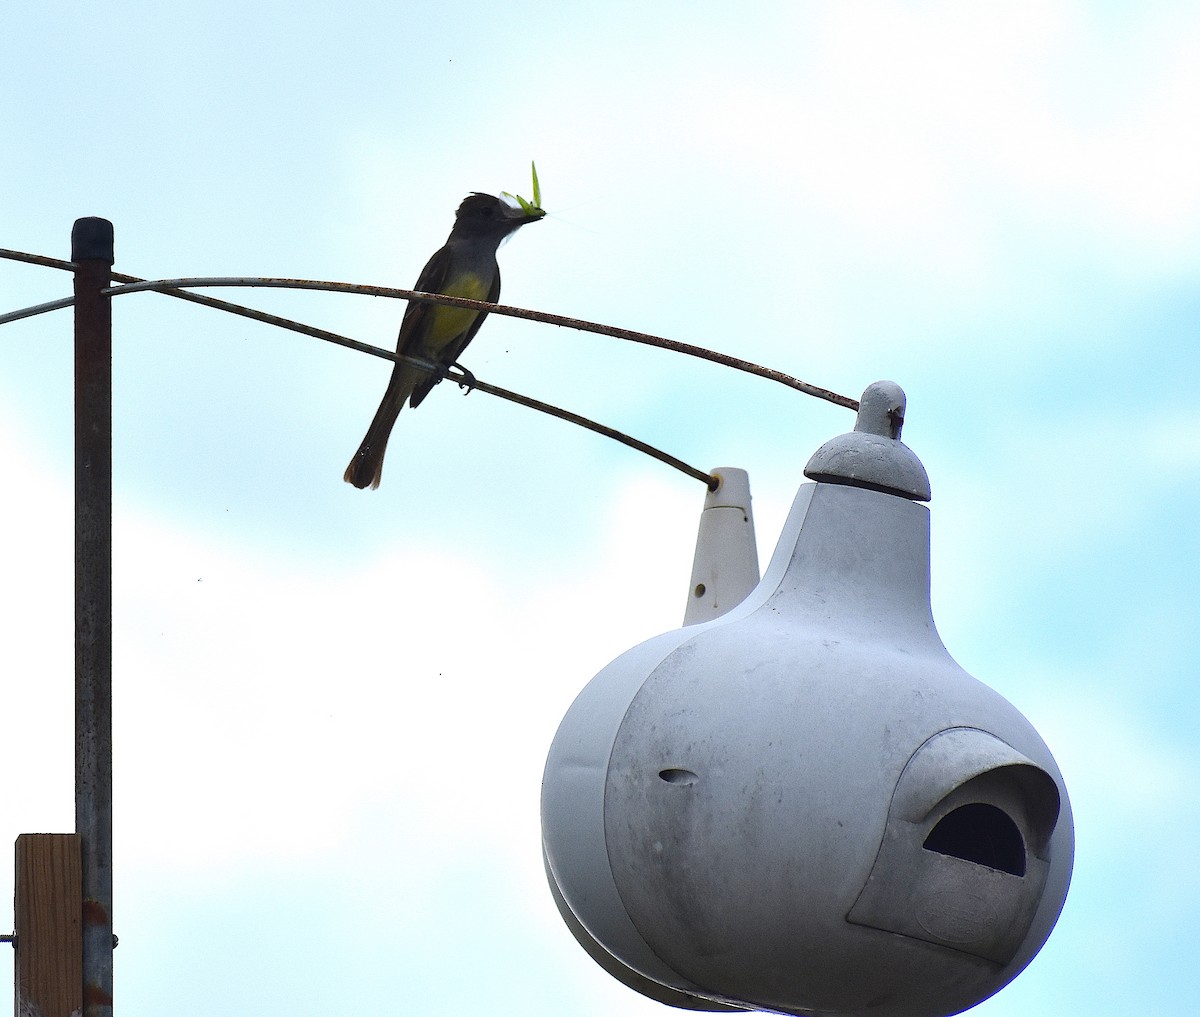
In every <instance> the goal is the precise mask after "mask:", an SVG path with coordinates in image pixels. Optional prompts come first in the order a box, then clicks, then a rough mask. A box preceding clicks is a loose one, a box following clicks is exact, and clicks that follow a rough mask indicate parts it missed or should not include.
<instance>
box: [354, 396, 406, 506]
mask: <svg viewBox="0 0 1200 1017" xmlns="http://www.w3.org/2000/svg"><path fill="white" fill-rule="evenodd" d="M407 394H408V393H405V395H406V396H407ZM403 405H404V400H403V399H401V400H399V401H397V400H395V399H388V398H386V397H385V398H384V400H383V402H381V403H380V404H379V409H378V410H376V411H375V418H374V419H373V420H372V421H371V426H370V427H368V428H367V436H366V437H365V438H363V440H362V444H361V445H359V446H358V451H357V452H355V453H354V456H353V458H352V459H351V460H350V465H349V466H347V467H346V472H345V473H344V474H343V475H342V477H343V479H344V480H345V481H346V483H347V484H353V485H354V486H355V487H357V488H359V489H360V490H361V489H362V488H364V487H370V488H371V489H372V490H374V489H375V488H377V487H378V486H379V481H380V479H381V478H382V477H383V453H384V452H386V451H387V443H388V438H389V437H390V436H391V433H392V428H393V427H394V426H395V424H396V418H397V417H398V416H400V407H401V406H403Z"/></svg>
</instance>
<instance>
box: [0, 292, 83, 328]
mask: <svg viewBox="0 0 1200 1017" xmlns="http://www.w3.org/2000/svg"><path fill="white" fill-rule="evenodd" d="M73 303H75V298H74V297H63V298H62V299H61V300H51V301H49V302H48V303H45V304H34V305H33V306H32V307H22V308H21V309H20V310H19V311H8V312H7V313H5V314H0V325H7V324H8V323H9V322H10V321H20V320H21V319H22V318H32V317H34V315H37V314H45V313H46V312H47V311H60V310H62V309H63V308H64V307H70V306H71V305H72V304H73Z"/></svg>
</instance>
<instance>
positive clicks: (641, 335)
mask: <svg viewBox="0 0 1200 1017" xmlns="http://www.w3.org/2000/svg"><path fill="white" fill-rule="evenodd" d="M239 286H249V287H256V288H264V289H294V290H322V291H327V292H333V293H364V294H367V295H369V296H376V297H389V298H391V299H395V300H416V301H420V302H424V303H430V304H444V305H446V306H448V307H465V308H468V309H469V310H472V311H486V312H488V313H489V314H500V315H506V316H507V317H510V318H523V319H525V320H526V321H540V322H544V323H545V324H547V325H558V326H561V327H563V328H573V329H576V330H577V331H580V332H593V333H595V334H596V335H606V336H609V337H611V338H613V339H624V340H626V341H627V342H635V343H641V344H643V345H645V346H657V347H658V348H659V349H664V350H671V351H672V352H675V353H683V354H685V355H687V356H689V357H696V358H698V359H700V360H708V361H710V362H711V363H714V364H720V365H721V366H722V367H731V368H733V369H734V370H735V371H743V372H745V373H746V374H753V375H755V376H756V377H759V378H766V379H767V380H768V381H774V382H778V383H779V384H780V385H786V386H787V387H788V388H791V389H795V390H796V391H797V392H803V393H804V394H805V395H810V396H813V397H815V398H817V399H824V400H825V401H826V402H830V403H833V404H834V405H836V406H844V407H845V408H846V409H850V410H854V411H856V412H857V410H858V400H857V399H852V398H851V397H850V396H844V395H840V394H839V393H837V392H833V391H831V390H830V389H827V388H822V387H821V386H820V385H813V384H811V383H810V382H807V381H801V380H800V379H799V378H795V377H793V376H792V375H790V374H785V373H784V372H783V371H777V370H775V369H774V368H771V367H763V366H762V365H761V364H755V363H752V362H751V361H749V360H743V359H742V358H741V357H733V356H730V355H729V354H727V353H717V352H716V351H714V350H709V349H705V348H704V347H703V346H693V345H692V344H691V343H682V342H679V341H678V340H675V339H664V338H663V337H662V336H656V335H650V334H649V333H647V332H635V331H634V330H633V329H628V328H618V327H617V326H616V325H603V324H601V323H600V322H596V321H585V320H584V319H582V318H569V317H567V316H566V315H562V314H550V313H548V312H546V311H533V310H530V309H528V308H525V307H513V306H511V305H509V304H492V303H489V302H488V301H486V300H470V299H469V298H467V297H450V296H446V295H445V294H442V293H422V292H421V291H420V290H404V289H399V288H397V287H395V286H366V285H362V284H359V283H343V282H331V281H328V280H323V279H278V278H271V277H267V276H201V277H194V278H180V279H147V280H143V281H141V282H134V283H127V284H124V285H121V286H115V287H113V288H112V289H111V290H109V291H108V292H109V294H110V295H111V296H118V295H119V294H122V293H139V292H142V291H144V290H156V291H158V292H161V293H168V292H169V293H171V294H172V296H176V295H182V293H183V291H184V289H185V288H197V287H217V288H222V287H239Z"/></svg>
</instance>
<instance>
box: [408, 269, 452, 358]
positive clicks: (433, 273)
mask: <svg viewBox="0 0 1200 1017" xmlns="http://www.w3.org/2000/svg"><path fill="white" fill-rule="evenodd" d="M449 271H450V248H449V246H446V247H441V248H439V249H438V250H437V251H435V252H434V255H433V257H432V258H430V259H429V260H428V261H427V262H426V263H425V267H424V268H423V269H421V274H420V275H419V276H417V281H416V284H415V285H414V286H413V289H414V290H419V291H420V292H421V293H438V292H440V291H441V288H442V286H444V285H445V283H446V275H447V273H448V272H449ZM435 307H437V304H427V303H425V302H424V301H422V300H410V301H409V302H408V307H407V308H405V310H404V318H403V319H402V320H401V322H400V337H399V338H398V339H397V340H396V352H397V353H403V354H405V355H406V356H410V357H419V356H421V353H420V347H421V340H422V338H423V336H424V332H425V329H424V325H425V323H426V322H427V321H428V320H429V315H430V312H432V311H433V309H434V308H435Z"/></svg>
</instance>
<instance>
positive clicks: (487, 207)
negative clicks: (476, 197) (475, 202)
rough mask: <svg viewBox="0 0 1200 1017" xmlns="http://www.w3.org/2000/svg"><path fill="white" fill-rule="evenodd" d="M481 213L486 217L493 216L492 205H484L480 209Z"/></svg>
mask: <svg viewBox="0 0 1200 1017" xmlns="http://www.w3.org/2000/svg"><path fill="white" fill-rule="evenodd" d="M479 214H480V215H481V216H483V217H484V218H485V219H490V218H491V217H492V208H491V206H490V205H484V206H483V208H481V209H480V210H479Z"/></svg>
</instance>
